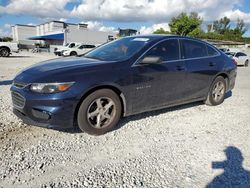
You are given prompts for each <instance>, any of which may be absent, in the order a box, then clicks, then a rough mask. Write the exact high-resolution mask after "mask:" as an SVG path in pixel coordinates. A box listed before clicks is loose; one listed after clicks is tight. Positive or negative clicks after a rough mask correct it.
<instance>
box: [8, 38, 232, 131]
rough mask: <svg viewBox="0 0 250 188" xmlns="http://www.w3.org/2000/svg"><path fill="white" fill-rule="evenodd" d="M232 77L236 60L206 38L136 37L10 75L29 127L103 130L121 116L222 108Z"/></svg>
mask: <svg viewBox="0 0 250 188" xmlns="http://www.w3.org/2000/svg"><path fill="white" fill-rule="evenodd" d="M235 79H236V65H235V63H234V61H233V60H232V59H230V58H229V57H227V56H226V55H225V54H224V53H223V52H221V51H220V50H218V49H217V48H215V47H214V46H212V45H210V44H208V43H206V42H204V41H201V40H197V39H194V38H188V37H181V36H174V35H141V36H133V37H126V38H122V39H119V40H116V41H112V42H110V43H107V44H104V45H102V46H100V47H98V48H95V49H94V50H92V51H90V52H88V53H87V54H85V55H83V56H78V57H73V58H72V57H70V58H63V59H54V60H49V61H45V62H42V63H39V64H35V65H34V66H32V67H29V68H27V69H25V70H23V71H22V72H21V73H20V74H18V75H17V76H16V77H15V79H14V81H13V84H12V87H11V93H12V101H13V111H14V113H15V114H16V115H17V116H18V117H19V118H21V119H22V120H23V121H24V122H25V123H27V124H31V125H37V126H42V127H47V128H54V129H65V128H72V127H74V126H75V125H77V126H78V127H79V128H80V129H81V130H82V131H84V132H87V133H89V134H95V135H100V134H104V133H106V132H108V131H111V130H112V129H114V127H115V126H116V125H117V123H118V121H119V119H120V118H121V117H122V116H129V115H133V114H137V113H142V112H146V111H151V110H157V109H162V108H166V107H169V106H175V105H180V104H184V103H190V102H194V101H204V102H205V103H206V104H208V105H219V104H221V103H222V102H223V101H224V97H225V93H226V92H228V91H230V90H232V89H233V88H234V85H235Z"/></svg>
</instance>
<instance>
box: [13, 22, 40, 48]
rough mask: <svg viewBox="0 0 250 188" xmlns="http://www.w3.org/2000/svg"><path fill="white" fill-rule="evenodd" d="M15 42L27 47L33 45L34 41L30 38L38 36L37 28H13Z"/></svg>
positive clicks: (25, 26)
mask: <svg viewBox="0 0 250 188" xmlns="http://www.w3.org/2000/svg"><path fill="white" fill-rule="evenodd" d="M11 30H12V38H13V41H14V42H18V43H19V44H25V45H33V44H34V41H32V40H29V39H28V38H29V37H31V36H34V35H36V26H33V25H21V24H16V25H14V26H12V27H11Z"/></svg>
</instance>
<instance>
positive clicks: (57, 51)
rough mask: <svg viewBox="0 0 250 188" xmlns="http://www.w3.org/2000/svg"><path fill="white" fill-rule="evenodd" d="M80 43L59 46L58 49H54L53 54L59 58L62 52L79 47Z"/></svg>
mask: <svg viewBox="0 0 250 188" xmlns="http://www.w3.org/2000/svg"><path fill="white" fill-rule="evenodd" d="M79 44H81V43H77V42H70V43H67V44H65V45H63V46H59V47H58V48H55V51H54V54H55V55H58V56H61V55H63V52H64V51H65V50H68V49H70V48H74V47H75V46H77V45H79Z"/></svg>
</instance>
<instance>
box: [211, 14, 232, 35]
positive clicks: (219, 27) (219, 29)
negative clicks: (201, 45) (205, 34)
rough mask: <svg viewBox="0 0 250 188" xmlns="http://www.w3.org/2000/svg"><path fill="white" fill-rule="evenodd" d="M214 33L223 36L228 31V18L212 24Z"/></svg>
mask: <svg viewBox="0 0 250 188" xmlns="http://www.w3.org/2000/svg"><path fill="white" fill-rule="evenodd" d="M213 28H214V31H215V32H216V33H218V34H224V33H226V32H228V31H229V30H230V19H229V18H228V17H226V16H225V17H224V18H221V19H220V20H216V21H214V22H213Z"/></svg>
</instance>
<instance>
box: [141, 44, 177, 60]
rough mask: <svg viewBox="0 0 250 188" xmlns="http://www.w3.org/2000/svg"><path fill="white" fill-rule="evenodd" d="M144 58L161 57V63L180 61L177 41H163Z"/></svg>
mask: <svg viewBox="0 0 250 188" xmlns="http://www.w3.org/2000/svg"><path fill="white" fill-rule="evenodd" d="M145 56H153V57H161V59H162V61H173V60H178V59H180V50H179V42H178V40H177V39H169V40H166V41H163V42H161V43H159V44H157V45H156V46H154V47H153V48H152V49H150V50H149V51H148V52H147V53H146V55H145Z"/></svg>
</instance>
